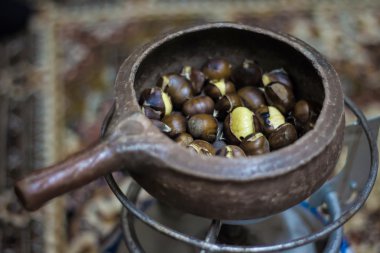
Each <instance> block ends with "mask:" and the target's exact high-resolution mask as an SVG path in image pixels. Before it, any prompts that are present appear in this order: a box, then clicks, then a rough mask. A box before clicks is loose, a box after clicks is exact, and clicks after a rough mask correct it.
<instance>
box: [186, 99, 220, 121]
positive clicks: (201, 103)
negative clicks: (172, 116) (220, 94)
mask: <svg viewBox="0 0 380 253" xmlns="http://www.w3.org/2000/svg"><path fill="white" fill-rule="evenodd" d="M214 106H215V103H214V101H213V100H212V99H211V98H210V97H208V96H199V97H193V98H190V99H189V100H187V101H186V102H185V103H184V104H183V106H182V112H183V113H184V114H185V115H186V116H193V115H195V114H212V113H213V112H214Z"/></svg>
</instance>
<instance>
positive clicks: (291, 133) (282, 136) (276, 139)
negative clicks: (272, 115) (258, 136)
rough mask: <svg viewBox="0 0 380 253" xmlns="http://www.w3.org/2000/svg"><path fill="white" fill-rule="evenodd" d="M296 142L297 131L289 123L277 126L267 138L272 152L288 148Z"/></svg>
mask: <svg viewBox="0 0 380 253" xmlns="http://www.w3.org/2000/svg"><path fill="white" fill-rule="evenodd" d="M296 140H297V130H296V128H295V127H294V126H293V125H292V124H290V123H284V124H282V125H281V126H279V127H278V128H277V129H276V130H275V131H274V132H273V133H271V134H270V135H269V137H268V141H269V145H270V148H271V149H272V150H276V149H280V148H283V147H285V146H288V145H290V144H292V143H293V142H295V141H296Z"/></svg>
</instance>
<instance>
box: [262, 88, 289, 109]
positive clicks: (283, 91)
mask: <svg viewBox="0 0 380 253" xmlns="http://www.w3.org/2000/svg"><path fill="white" fill-rule="evenodd" d="M265 97H266V99H267V101H268V104H270V105H273V106H275V107H277V109H279V110H280V112H282V113H283V114H286V113H287V112H288V111H290V110H291V109H292V108H293V106H294V103H295V98H294V94H293V91H292V90H291V89H290V88H289V87H287V86H285V85H282V84H281V83H271V84H269V85H267V86H265Z"/></svg>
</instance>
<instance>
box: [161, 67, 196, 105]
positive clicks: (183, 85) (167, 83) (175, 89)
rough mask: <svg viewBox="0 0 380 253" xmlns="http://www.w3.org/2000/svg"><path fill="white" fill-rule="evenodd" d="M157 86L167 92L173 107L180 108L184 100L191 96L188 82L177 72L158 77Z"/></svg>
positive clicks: (191, 92)
mask: <svg viewBox="0 0 380 253" xmlns="http://www.w3.org/2000/svg"><path fill="white" fill-rule="evenodd" d="M157 86H158V87H160V88H161V89H162V90H163V91H164V92H166V93H168V94H169V96H170V98H171V100H172V102H173V105H174V107H175V108H179V109H180V108H181V107H182V104H183V103H185V101H186V100H188V99H189V98H191V97H193V89H192V87H191V85H190V83H189V82H188V81H187V80H186V79H185V78H184V77H182V76H180V75H177V74H166V75H163V76H162V77H160V79H159V80H158V82H157Z"/></svg>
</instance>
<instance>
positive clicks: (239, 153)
mask: <svg viewBox="0 0 380 253" xmlns="http://www.w3.org/2000/svg"><path fill="white" fill-rule="evenodd" d="M216 155H217V156H223V157H226V158H235V157H245V156H246V155H245V153H244V151H243V150H242V149H241V148H239V147H238V146H235V145H227V146H224V147H222V148H220V149H218V150H217V151H216Z"/></svg>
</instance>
